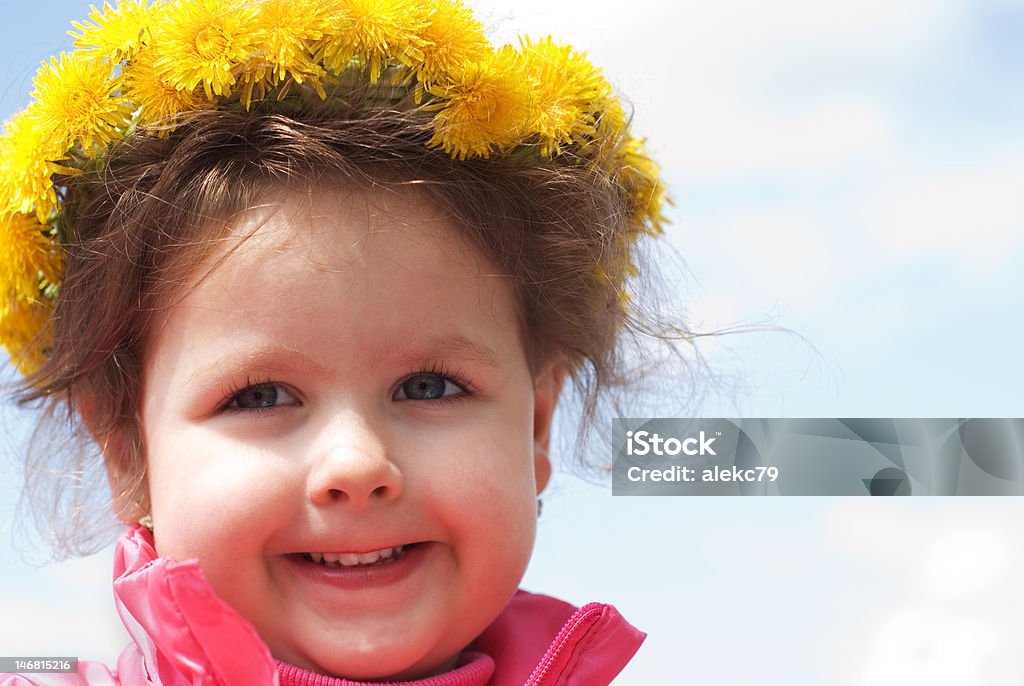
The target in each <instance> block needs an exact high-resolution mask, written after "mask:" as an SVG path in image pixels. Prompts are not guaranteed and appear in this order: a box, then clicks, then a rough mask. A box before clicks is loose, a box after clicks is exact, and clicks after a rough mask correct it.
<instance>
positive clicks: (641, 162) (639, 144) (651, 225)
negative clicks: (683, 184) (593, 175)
mask: <svg viewBox="0 0 1024 686" xmlns="http://www.w3.org/2000/svg"><path fill="white" fill-rule="evenodd" d="M644 142H645V141H644V140H643V139H639V138H631V139H630V140H629V141H628V142H627V143H626V144H625V145H624V146H623V147H622V149H621V150H620V151H619V164H620V165H621V166H620V169H619V182H620V183H621V184H622V187H623V188H624V189H625V190H626V193H627V197H628V199H629V203H630V206H631V207H632V209H633V220H634V222H636V223H637V225H638V228H641V229H643V230H644V231H645V232H646V233H649V234H651V235H659V234H661V233H662V231H663V229H664V226H665V224H667V223H668V219H667V218H666V217H665V215H664V214H663V211H664V207H665V205H666V204H672V199H671V198H670V197H669V196H668V190H667V189H666V188H665V184H663V183H662V181H661V178H660V174H661V170H660V168H659V166H658V163H657V162H655V161H654V160H653V159H651V157H650V156H649V155H648V154H647V152H646V151H645V149H644Z"/></svg>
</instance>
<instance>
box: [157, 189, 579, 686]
mask: <svg viewBox="0 0 1024 686" xmlns="http://www.w3.org/2000/svg"><path fill="white" fill-rule="evenodd" d="M268 200H269V202H268V204H267V206H265V207H264V208H261V209H258V210H253V211H251V212H249V213H248V214H247V215H245V217H244V218H243V219H242V220H240V221H238V222H237V223H236V224H235V225H233V227H232V236H234V237H238V238H241V237H243V236H246V235H248V234H250V233H251V234H252V236H251V238H249V239H248V240H245V241H244V242H242V243H241V244H240V246H239V247H238V248H237V250H234V251H231V250H230V247H234V246H235V244H236V241H229V243H230V244H231V245H230V246H226V247H225V248H224V249H223V250H221V251H220V252H219V253H218V254H215V255H214V256H213V258H212V259H211V260H210V261H209V263H208V264H206V265H201V266H200V267H199V269H198V270H197V274H198V275H199V276H200V277H201V276H203V275H206V274H207V272H208V271H210V269H211V267H213V265H214V264H216V261H217V260H223V262H222V263H220V264H218V265H217V266H216V268H215V269H213V270H212V272H210V273H209V276H208V277H207V278H205V279H201V278H197V279H196V280H197V282H198V285H197V286H196V287H195V288H194V289H193V290H191V291H189V292H188V294H187V295H186V296H185V297H184V298H183V299H182V300H180V301H178V302H175V303H174V304H173V305H172V306H171V307H170V309H169V311H168V313H167V315H166V318H165V319H163V320H162V322H161V324H160V325H158V327H157V329H156V330H155V332H154V334H153V336H152V338H151V340H150V342H149V347H148V352H147V360H146V366H145V372H144V391H143V405H142V425H143V431H144V438H145V445H146V450H147V465H148V483H149V489H150V502H151V504H152V514H153V520H154V522H155V538H156V548H157V551H158V552H159V553H160V554H161V555H163V556H167V557H171V558H174V559H178V560H184V559H188V558H197V559H198V560H199V562H200V566H201V568H202V570H203V573H204V575H205V576H206V578H207V580H208V581H209V582H210V584H211V585H212V586H213V588H214V590H215V591H216V592H217V593H218V594H219V595H220V596H221V597H222V598H223V599H224V600H225V601H226V602H227V603H228V604H230V605H231V606H232V607H234V608H235V609H236V610H237V611H238V612H239V613H240V614H241V615H242V616H244V617H245V618H247V619H248V620H249V621H250V622H252V623H253V624H254V625H255V627H256V629H257V631H258V632H259V633H260V635H261V636H262V637H263V639H264V640H265V641H266V642H267V643H268V645H269V646H270V649H271V652H272V653H273V654H274V656H275V657H277V658H278V659H281V660H284V661H286V662H290V663H293V664H296V665H299V666H302V667H306V668H310V669H314V670H317V671H322V672H326V673H329V674H333V675H338V676H345V677H349V678H355V679H378V678H388V677H390V678H395V679H407V678H412V677H418V676H423V675H425V674H430V673H434V672H437V671H442V670H444V669H447V668H450V667H452V666H454V662H455V659H456V657H457V655H458V654H459V652H460V651H461V650H462V649H463V648H464V647H465V646H466V644H468V643H469V642H470V641H472V640H473V639H474V638H475V637H476V636H477V635H478V634H479V633H480V632H481V631H482V630H483V629H484V628H486V626H487V625H488V624H489V623H490V622H491V621H492V620H494V618H495V617H496V616H497V615H498V614H499V612H500V611H501V609H502V608H503V606H504V605H505V603H506V602H507V601H508V599H509V598H510V596H511V595H512V593H513V592H514V591H515V589H516V586H517V585H518V583H519V581H520V579H521V577H522V574H523V572H524V570H525V568H526V564H527V561H528V559H529V557H530V552H531V549H532V546H533V541H534V533H535V522H536V513H537V510H536V497H537V494H538V493H539V492H540V490H541V489H542V488H543V487H544V484H545V482H546V481H547V477H548V474H549V469H550V468H549V465H548V462H547V458H546V446H547V440H548V428H549V422H550V419H551V414H552V412H553V410H554V406H555V402H556V400H557V396H558V390H559V386H560V380H561V375H560V374H559V372H558V371H557V369H556V368H555V367H554V366H548V367H546V368H545V369H544V371H542V372H541V373H539V374H538V375H537V376H534V375H533V374H532V373H531V369H530V366H529V363H528V360H527V356H526V353H525V351H524V346H523V343H522V334H521V331H520V327H519V325H518V319H517V304H516V302H515V299H514V297H513V291H512V288H511V286H510V284H509V283H508V281H507V279H506V278H504V277H502V276H500V275H497V274H496V273H495V270H494V269H493V268H492V267H491V266H490V265H489V264H488V263H487V262H486V261H485V260H483V259H481V258H480V256H479V255H478V254H476V253H475V252H474V251H473V250H471V249H470V248H468V247H467V246H466V245H465V244H464V243H462V242H460V240H459V238H458V233H457V228H456V227H455V226H453V225H452V223H451V222H450V220H448V219H446V218H444V217H443V216H442V215H441V213H440V212H438V211H437V210H436V209H435V208H434V207H433V206H432V205H431V204H429V203H428V202H426V201H424V200H423V199H421V198H420V197H418V196H417V195H414V194H413V193H412V192H411V191H402V192H401V193H393V192H384V191H377V192H362V191H337V190H334V189H331V190H326V191H321V192H316V193H313V194H311V195H303V194H298V193H284V192H282V193H280V194H277V195H276V196H274V197H272V198H269V199H268Z"/></svg>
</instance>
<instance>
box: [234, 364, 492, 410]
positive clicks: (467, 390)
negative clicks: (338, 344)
mask: <svg viewBox="0 0 1024 686" xmlns="http://www.w3.org/2000/svg"><path fill="white" fill-rule="evenodd" d="M425 375H432V376H440V377H441V378H443V379H447V380H448V381H451V382H452V383H454V384H455V385H456V386H458V387H459V388H461V389H462V393H459V394H457V395H451V396H442V397H440V398H435V399H434V400H421V401H411V402H423V403H430V404H434V405H436V404H440V403H445V404H447V403H456V402H461V401H464V400H466V399H467V398H469V397H470V396H473V395H474V394H475V393H476V390H475V389H474V388H473V385H472V384H471V383H470V382H469V381H467V380H466V378H465V375H464V374H463V373H462V371H461V370H459V369H452V368H451V367H449V366H448V365H447V364H445V363H444V362H436V363H431V364H429V365H427V366H426V367H424V368H423V369H420V370H419V371H416V372H413V373H412V374H409V375H407V376H406V377H405V378H403V379H402V380H401V381H400V382H399V383H398V386H397V387H396V388H395V391H393V392H392V395H394V394H395V393H396V392H397V391H398V388H399V387H401V386H402V385H403V384H404V383H405V382H406V381H408V380H409V379H413V378H415V377H417V376H425ZM258 386H285V385H284V384H282V383H279V382H276V381H274V380H273V379H271V378H270V377H257V378H253V377H250V376H247V377H245V381H244V382H242V383H240V384H239V383H232V384H231V385H230V386H228V387H226V388H225V390H224V393H223V396H224V402H223V403H222V404H221V411H222V412H229V413H245V414H250V415H261V414H264V413H266V412H272V411H273V410H275V409H277V408H276V407H259V408H244V407H232V406H231V403H233V402H234V401H235V399H236V398H237V397H238V395H239V394H241V393H242V392H243V391H247V390H249V389H251V388H254V387H258ZM285 388H287V386H285ZM288 392H289V394H291V395H292V396H294V397H296V399H298V394H297V393H294V392H292V391H290V390H289V391H288ZM300 402H301V401H300Z"/></svg>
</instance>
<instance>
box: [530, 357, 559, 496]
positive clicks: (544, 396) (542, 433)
mask: <svg viewBox="0 0 1024 686" xmlns="http://www.w3.org/2000/svg"><path fill="white" fill-rule="evenodd" d="M565 374H566V369H565V365H564V364H563V362H562V360H561V359H557V360H552V361H549V362H547V363H545V364H544V365H543V367H541V371H540V373H538V374H537V376H536V377H535V378H534V383H533V470H534V474H535V476H536V479H537V495H540V493H541V491H543V490H544V488H545V487H546V486H547V485H548V481H549V480H550V479H551V460H550V458H549V457H548V449H549V448H550V445H551V424H552V421H553V419H554V415H555V407H556V406H557V405H558V396H559V395H560V394H561V392H562V384H563V383H564V382H565Z"/></svg>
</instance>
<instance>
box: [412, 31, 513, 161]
mask: <svg viewBox="0 0 1024 686" xmlns="http://www.w3.org/2000/svg"><path fill="white" fill-rule="evenodd" d="M520 59H521V57H520V55H519V54H518V53H517V52H516V51H515V50H514V49H513V48H512V47H511V46H508V45H506V46H503V47H502V48H501V49H499V50H497V51H495V52H494V53H492V54H491V55H489V56H488V57H487V58H486V59H485V60H484V61H483V62H479V63H478V62H470V63H469V64H466V65H463V72H462V74H461V76H460V77H459V79H458V80H457V81H456V82H455V83H452V84H448V85H445V86H435V87H434V88H431V90H430V92H431V93H433V94H434V95H437V96H439V97H441V98H444V100H445V101H444V102H442V103H438V104H436V105H430V106H428V108H427V109H431V110H438V112H437V114H436V115H435V116H434V122H433V127H434V135H433V137H432V138H431V139H430V142H429V143H428V145H430V146H432V147H440V148H441V149H443V150H444V151H445V152H447V153H449V154H450V155H452V156H453V157H455V158H456V159H460V160H461V159H467V158H469V157H489V156H490V154H491V152H493V151H495V150H498V151H504V150H508V149H509V148H512V147H514V146H516V145H517V144H519V143H521V142H522V140H523V138H524V137H525V135H526V125H527V123H528V122H529V120H530V114H531V113H530V92H529V89H528V84H527V82H526V80H525V79H524V78H523V73H522V69H521V66H520Z"/></svg>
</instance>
